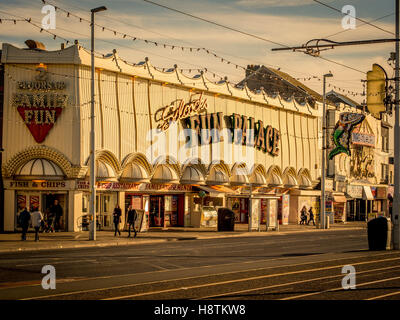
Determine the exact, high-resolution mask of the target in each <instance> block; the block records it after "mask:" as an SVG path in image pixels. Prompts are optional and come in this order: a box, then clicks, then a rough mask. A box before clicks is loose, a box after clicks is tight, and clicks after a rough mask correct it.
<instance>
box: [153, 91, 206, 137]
mask: <svg viewBox="0 0 400 320" xmlns="http://www.w3.org/2000/svg"><path fill="white" fill-rule="evenodd" d="M206 109H207V99H205V98H203V94H202V93H196V94H193V95H192V96H191V97H190V99H189V101H188V102H186V103H185V101H184V100H183V99H176V100H174V101H173V102H171V103H170V104H169V105H167V106H165V107H163V108H160V109H158V110H157V111H156V113H155V114H154V120H155V122H156V123H157V129H160V130H167V129H168V128H169V126H170V125H171V122H175V121H178V120H181V119H184V118H187V117H188V116H190V115H192V114H194V113H200V112H202V111H205V110H206Z"/></svg>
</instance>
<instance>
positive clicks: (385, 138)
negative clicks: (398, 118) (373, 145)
mask: <svg viewBox="0 0 400 320" xmlns="http://www.w3.org/2000/svg"><path fill="white" fill-rule="evenodd" d="M382 151H383V152H389V129H388V128H386V127H382Z"/></svg>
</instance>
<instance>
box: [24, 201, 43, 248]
mask: <svg viewBox="0 0 400 320" xmlns="http://www.w3.org/2000/svg"><path fill="white" fill-rule="evenodd" d="M42 221H43V215H42V213H41V212H40V211H39V208H38V207H37V206H35V207H33V209H32V212H29V211H28V209H27V208H26V207H25V208H24V209H23V210H22V212H21V213H20V214H19V224H20V225H21V228H22V236H21V240H22V241H25V240H26V233H27V232H28V228H29V224H31V225H32V227H33V228H34V229H35V241H39V229H40V227H41V225H42Z"/></svg>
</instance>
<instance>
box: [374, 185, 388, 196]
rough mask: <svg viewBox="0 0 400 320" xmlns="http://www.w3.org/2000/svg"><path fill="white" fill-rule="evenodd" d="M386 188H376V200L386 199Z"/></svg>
mask: <svg viewBox="0 0 400 320" xmlns="http://www.w3.org/2000/svg"><path fill="white" fill-rule="evenodd" d="M387 190H388V189H387V188H386V187H377V189H376V198H377V199H387Z"/></svg>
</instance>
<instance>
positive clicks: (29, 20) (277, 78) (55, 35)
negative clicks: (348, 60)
mask: <svg viewBox="0 0 400 320" xmlns="http://www.w3.org/2000/svg"><path fill="white" fill-rule="evenodd" d="M59 9H60V8H59ZM10 20H13V21H24V22H28V23H30V24H31V25H33V26H34V27H36V28H37V29H39V30H40V32H43V31H45V32H46V33H48V34H50V35H51V36H52V37H53V40H56V39H57V38H59V39H62V40H63V41H64V42H65V43H66V44H69V43H72V41H71V40H69V39H66V38H64V37H62V36H59V35H57V34H55V33H54V32H51V31H49V30H45V29H43V28H42V27H40V26H38V25H37V24H35V23H34V22H32V20H31V19H30V18H29V19H24V20H23V19H10ZM83 20H84V19H83ZM148 41H149V40H148ZM80 46H81V45H80ZM81 47H82V48H84V49H85V50H88V49H86V48H85V47H83V46H81ZM197 49H199V50H203V49H204V50H205V51H206V52H207V53H210V52H211V51H210V50H208V49H205V48H197ZM95 53H96V54H97V56H98V57H103V58H104V57H105V54H104V53H101V52H97V51H95ZM217 57H218V56H217ZM122 61H124V62H125V63H127V64H131V65H133V66H135V65H136V63H129V62H128V61H126V60H122ZM221 61H228V60H226V59H224V58H221ZM228 62H229V63H232V62H230V61H228ZM232 64H234V63H232ZM234 65H236V64H234ZM237 66H238V67H240V68H241V69H243V70H247V69H246V68H245V67H243V66H240V65H237ZM157 69H158V70H162V69H164V70H165V69H166V68H157ZM181 70H183V69H181ZM185 70H187V71H189V73H190V72H191V71H192V70H199V69H198V68H187V69H185ZM204 71H205V72H209V73H211V74H212V75H213V78H215V77H216V76H217V74H216V73H215V72H211V71H208V70H207V69H206V68H204ZM250 72H252V73H255V71H250ZM258 77H262V78H264V79H270V80H275V81H281V80H285V79H284V78H281V77H278V76H272V75H268V74H265V73H263V74H258ZM219 78H220V79H221V80H222V79H223V78H224V77H221V76H219ZM293 79H295V80H297V81H311V80H314V79H316V80H318V81H321V78H320V77H318V76H312V77H300V78H293ZM210 83H214V82H210ZM275 86H277V84H275ZM328 86H329V87H331V86H333V85H331V84H328ZM333 87H334V88H335V89H337V90H338V91H340V92H343V93H347V94H349V95H352V96H364V94H363V93H357V92H354V91H350V90H346V89H344V88H341V87H339V86H333ZM378 94H379V93H378Z"/></svg>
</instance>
